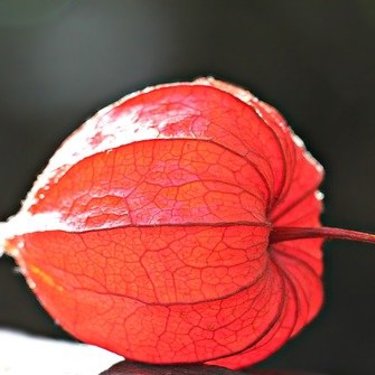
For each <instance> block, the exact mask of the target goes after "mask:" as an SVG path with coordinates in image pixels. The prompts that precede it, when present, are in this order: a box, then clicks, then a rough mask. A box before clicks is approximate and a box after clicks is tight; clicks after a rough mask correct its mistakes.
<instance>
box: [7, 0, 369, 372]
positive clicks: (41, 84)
mask: <svg viewBox="0 0 375 375" xmlns="http://www.w3.org/2000/svg"><path fill="white" fill-rule="evenodd" d="M22 3H24V4H22ZM26 3H27V4H29V5H28V6H26V5H25V4H26ZM20 4H21V6H20ZM30 4H32V5H33V6H30ZM56 4H57V6H56ZM374 27H375V3H374V2H372V1H371V0H368V1H366V0H362V1H359V0H358V1H354V0H353V1H349V0H347V1H343V0H337V1H333V0H331V1H326V0H317V1H301V0H295V1H265V0H262V1H235V0H231V1H207V0H206V1H192V0H190V1H181V0H180V1H173V0H171V1H152V0H149V1H141V0H134V1H124V0H123V1H115V0H106V1H100V0H90V1H88V0H87V1H74V2H69V1H66V0H65V1H54V2H52V1H47V0H45V1H42V0H39V1H36V0H33V1H24V2H22V1H20V0H13V2H11V1H10V0H5V1H4V0H1V1H0V182H1V183H0V217H1V218H2V219H4V220H5V219H6V217H7V216H9V215H11V214H14V213H15V212H16V211H17V209H18V207H19V202H20V200H21V199H22V198H23V197H24V196H25V194H26V192H27V191H28V189H29V188H30V185H31V183H32V181H33V179H34V177H35V175H36V174H37V173H38V172H40V171H41V169H42V168H43V166H44V165H45V163H46V162H47V160H48V158H49V157H50V156H51V154H52V153H53V151H54V150H55V149H56V148H57V147H58V145H59V143H60V142H61V141H62V140H63V139H64V138H65V137H66V136H67V135H68V134H69V133H70V132H71V131H72V130H74V129H75V128H76V127H77V126H78V125H79V124H80V123H81V122H83V121H84V120H86V119H87V118H88V117H89V116H90V115H92V114H93V113H94V112H95V111H96V110H98V109H100V108H101V107H103V106H105V105H107V104H109V103H110V102H112V101H113V100H115V99H118V98H119V97H121V96H122V95H124V94H126V93H129V92H131V91H133V90H135V89H141V88H143V87H144V86H146V85H150V84H156V83H161V82H169V81H175V80H184V79H192V78H195V77H197V76H200V75H207V74H210V75H214V76H216V77H218V78H223V79H226V80H229V81H232V82H234V83H237V84H240V85H243V86H245V87H248V88H250V89H251V90H252V91H253V92H254V93H255V94H257V95H258V96H260V97H261V98H262V99H264V100H265V101H268V102H270V103H272V104H273V105H275V106H276V107H277V108H279V109H280V110H281V111H282V113H284V115H285V116H286V117H287V119H288V120H289V122H290V124H291V125H292V126H293V128H294V129H295V131H296V133H297V134H298V135H300V136H301V137H302V138H303V139H304V140H305V143H306V144H307V146H308V148H309V149H310V150H311V151H312V153H313V154H314V155H315V156H316V157H317V158H318V159H319V160H320V161H321V162H322V164H323V165H324V166H325V168H326V173H327V175H326V179H325V182H324V185H323V187H322V189H323V192H324V193H325V195H326V200H325V203H326V211H325V214H324V216H323V220H324V222H325V224H326V225H334V226H342V227H349V228H353V229H362V230H368V231H375V222H374V216H375V204H374V197H373V193H374V190H375V173H374V165H375V124H374V118H375V106H374V91H375V75H374V70H375V64H374V63H375V53H374V52H375V51H374V37H375V30H374ZM325 249H326V250H325V264H326V272H325V277H324V282H325V288H326V292H327V296H326V303H325V307H324V310H323V312H322V313H321V314H320V316H319V317H318V318H317V319H316V320H315V321H314V322H313V324H311V326H309V327H308V328H307V329H305V330H304V331H303V333H302V334H301V335H300V336H299V337H298V338H296V339H295V340H293V341H291V342H290V343H289V344H287V345H286V346H285V347H284V348H283V349H282V350H281V351H279V352H278V353H277V354H275V355H273V356H272V357H271V358H270V359H268V360H267V361H265V362H263V363H262V365H261V366H262V367H278V368H301V369H306V370H315V371H321V372H327V373H330V374H374V373H375V321H374V318H375V298H374V295H375V272H374V268H375V251H374V250H375V249H374V248H373V247H371V246H370V245H364V244H355V243H345V242H332V243H327V244H326V246H325ZM0 325H2V326H7V327H15V328H18V329H24V330H27V331H30V332H36V333H44V334H47V335H50V336H64V334H63V333H62V331H60V330H59V329H58V328H57V327H56V326H55V325H54V324H53V323H52V321H51V319H50V318H49V317H47V315H46V314H45V313H44V312H43V311H42V308H41V307H40V306H39V305H38V303H37V302H36V300H35V298H34V296H33V295H32V294H31V293H30V292H29V291H28V289H27V287H26V285H25V282H24V280H23V279H22V277H21V276H20V275H18V274H17V273H16V272H14V264H13V262H12V261H11V260H10V259H9V258H7V257H3V258H2V259H1V260H0ZM65 337H67V336H65Z"/></svg>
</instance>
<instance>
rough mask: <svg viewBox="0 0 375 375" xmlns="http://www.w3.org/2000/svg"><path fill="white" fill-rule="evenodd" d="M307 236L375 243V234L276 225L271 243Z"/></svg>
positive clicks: (327, 228) (271, 235) (326, 228)
mask: <svg viewBox="0 0 375 375" xmlns="http://www.w3.org/2000/svg"><path fill="white" fill-rule="evenodd" d="M306 238H324V239H338V240H349V241H358V242H368V243H372V244H375V235H374V234H369V233H362V232H357V231H355V230H349V229H340V228H331V227H316V228H298V227H274V228H273V229H272V231H271V234H270V244H273V243H276V242H283V241H292V240H301V239H306Z"/></svg>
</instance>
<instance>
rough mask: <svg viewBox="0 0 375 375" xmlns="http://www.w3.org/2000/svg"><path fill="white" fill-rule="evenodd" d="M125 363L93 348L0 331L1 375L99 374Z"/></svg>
mask: <svg viewBox="0 0 375 375" xmlns="http://www.w3.org/2000/svg"><path fill="white" fill-rule="evenodd" d="M121 360H123V358H122V357H120V356H118V355H116V354H113V353H111V352H108V351H107V350H104V349H101V348H98V347H95V346H91V345H85V344H78V343H69V342H65V341H61V340H53V339H46V338H40V337H36V336H30V335H26V334H23V333H17V332H13V331H9V330H0V374H1V375H98V374H99V373H100V372H101V371H104V370H106V369H107V368H108V367H110V366H111V365H113V364H115V363H117V362H120V361H121Z"/></svg>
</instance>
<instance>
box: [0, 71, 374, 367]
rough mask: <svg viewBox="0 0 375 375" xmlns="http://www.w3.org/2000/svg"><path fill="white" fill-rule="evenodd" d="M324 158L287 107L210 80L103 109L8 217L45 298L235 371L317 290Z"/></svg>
mask: <svg viewBox="0 0 375 375" xmlns="http://www.w3.org/2000/svg"><path fill="white" fill-rule="evenodd" d="M322 177H323V168H322V167H321V166H320V164H319V163H318V162H317V161H316V160H315V159H314V158H313V157H312V156H311V155H310V154H309V153H308V152H307V151H306V150H305V148H304V145H303V143H302V141H301V140H300V139H299V138H298V137H296V136H295V135H294V133H293V132H292V130H291V129H290V128H289V127H288V125H287V123H286V122H285V120H284V118H283V117H282V116H281V115H280V114H279V113H278V112H277V111H276V110H275V109H274V108H273V107H271V106H270V105H268V104H266V103H264V102H262V101H260V100H258V99H257V98H255V97H254V96H253V95H252V94H250V93H249V92H247V91H245V90H244V89H242V88H239V87H236V86H232V85H230V84H227V83H224V82H221V81H217V80H214V79H212V78H201V79H198V80H195V81H193V82H182V83H173V84H166V85H160V86H155V87H150V88H147V89H145V90H143V91H140V92H136V93H134V94H131V95H129V96H126V97H124V98H123V99H121V100H120V101H118V102H116V103H114V104H112V105H110V106H108V107H106V108H104V109H103V110H101V111H100V112H98V113H97V114H96V115H95V116H94V117H92V118H91V119H90V120H88V121H87V122H86V123H85V124H83V125H82V127H80V128H79V129H78V130H77V131H76V132H74V133H73V134H72V135H71V136H70V137H69V138H68V139H67V140H66V141H65V142H64V143H63V144H62V145H61V147H60V148H59V149H58V150H57V152H56V153H55V155H54V156H53V157H52V158H51V160H50V161H49V164H48V165H47V167H46V168H45V170H44V172H43V173H42V174H41V175H40V176H39V177H38V179H37V181H36V182H35V184H34V186H33V188H32V189H31V191H30V193H29V194H28V196H27V198H26V200H25V201H24V202H23V204H22V207H21V209H20V211H19V213H18V214H17V215H15V216H14V217H12V218H10V219H9V220H8V222H6V223H3V224H1V226H0V233H1V238H2V241H1V243H2V247H3V248H4V250H5V251H6V252H7V253H8V254H9V255H11V256H13V257H14V258H15V259H16V261H17V263H18V265H19V266H20V269H21V270H22V272H23V274H24V275H25V277H26V280H27V282H28V283H29V285H30V287H31V288H32V289H33V290H34V292H35V294H36V295H37V297H38V298H39V300H40V302H41V304H42V305H43V306H44V307H45V309H46V310H47V311H48V312H49V313H50V314H51V315H52V316H53V317H54V318H55V319H56V321H57V322H58V323H59V324H60V325H61V326H62V327H63V328H64V329H66V330H67V331H68V332H70V333H71V334H72V335H74V336H75V337H77V338H78V339H80V340H82V341H84V342H88V343H92V344H96V345H98V346H101V347H103V348H106V349H109V350H111V351H113V352H116V353H118V354H121V355H123V356H124V357H126V358H128V359H132V360H137V361H142V362H148V363H187V362H189V363H195V362H200V363H202V362H203V363H207V364H215V365H221V366H225V367H228V368H233V369H235V368H241V367H244V366H248V365H250V364H253V363H255V362H258V361H260V360H262V359H264V358H266V357H268V356H269V355H270V354H271V353H273V352H274V351H276V350H277V349H278V348H279V347H280V346H282V345H283V344H284V343H285V342H286V341H287V340H288V339H290V338H291V337H293V336H295V335H296V334H297V333H298V332H300V330H301V329H302V328H303V327H304V326H305V325H306V324H308V323H309V322H310V321H311V320H312V319H313V318H314V316H315V315H316V314H317V313H318V311H319V309H320V307H321V304H322V299H323V289H322V281H321V275H322V270H323V263H322V244H323V242H324V240H325V239H330V238H338V239H347V240H354V241H364V242H371V243H375V236H374V235H372V234H366V233H360V232H355V231H350V230H344V229H337V228H329V227H322V226H321V223H320V221H319V216H320V213H321V210H322V194H321V193H319V191H318V188H319V184H320V183H321V180H322Z"/></svg>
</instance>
